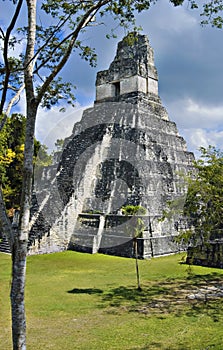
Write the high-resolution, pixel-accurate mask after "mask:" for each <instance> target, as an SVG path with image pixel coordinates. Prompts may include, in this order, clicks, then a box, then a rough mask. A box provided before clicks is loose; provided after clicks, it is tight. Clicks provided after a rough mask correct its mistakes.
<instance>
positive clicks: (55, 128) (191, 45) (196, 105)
mask: <svg viewBox="0 0 223 350" xmlns="http://www.w3.org/2000/svg"><path fill="white" fill-rule="evenodd" d="M200 20H201V18H200V16H199V13H198V11H196V10H190V9H189V8H188V7H187V5H186V4H185V5H184V6H180V7H177V8H174V7H173V6H172V4H170V3H169V2H168V1H167V0H158V3H157V4H155V5H154V6H153V7H152V8H151V9H150V10H149V11H147V12H145V13H143V14H141V15H139V16H138V17H137V24H138V25H141V26H142V27H143V32H142V33H144V34H146V35H148V37H149V41H150V44H151V46H152V47H153V49H154V53H155V65H156V67H157V70H158V74H159V95H160V97H161V99H162V102H163V104H164V106H165V107H166V109H167V111H168V113H169V117H170V119H171V120H173V121H175V122H176V123H177V126H178V129H179V132H180V134H181V135H182V136H184V138H185V139H186V141H187V144H188V149H189V150H190V151H194V152H196V150H197V149H198V148H199V147H200V146H208V145H209V144H211V145H215V146H217V147H219V148H222V149H223V98H222V94H223V45H222V44H223V29H222V30H219V29H215V28H211V27H201V25H200ZM112 26H114V23H112V20H111V19H108V20H107V23H106V24H101V25H99V26H97V27H93V28H91V30H90V31H87V32H86V33H85V36H84V40H85V43H86V44H89V45H91V46H93V47H95V48H96V52H97V53H98V64H97V68H91V67H90V66H88V63H86V62H85V61H82V60H81V59H80V58H79V57H77V56H74V57H73V58H72V59H71V60H70V62H69V64H68V65H67V66H66V67H65V69H64V70H63V75H64V77H65V78H67V79H68V80H70V81H72V82H73V83H75V85H76V86H77V90H76V97H77V110H72V109H71V108H68V109H67V111H66V112H65V113H60V112H59V108H53V109H52V110H51V111H43V110H41V111H40V112H39V115H38V122H37V129H36V134H37V138H39V139H40V140H41V141H45V142H46V143H48V145H49V147H52V142H54V141H53V135H54V136H55V138H58V137H64V136H66V135H68V134H69V133H70V132H71V130H72V125H73V122H74V121H75V120H77V119H78V118H80V116H81V111H82V109H83V108H82V107H86V106H89V105H92V104H93V101H94V98H95V77H96V73H97V71H98V70H103V69H107V68H108V66H109V64H110V63H111V61H112V60H113V58H114V56H115V52H116V46H117V43H118V41H120V40H121V39H122V37H123V36H124V35H125V32H124V31H123V29H120V28H118V29H117V31H116V34H117V39H110V40H108V39H106V37H105V35H106V33H108V32H109V30H110V28H111V27H112ZM60 107H61V106H60ZM21 109H22V107H21Z"/></svg>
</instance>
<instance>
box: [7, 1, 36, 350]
mask: <svg viewBox="0 0 223 350" xmlns="http://www.w3.org/2000/svg"><path fill="white" fill-rule="evenodd" d="M26 3H27V10H28V37H27V50H26V55H25V62H24V79H25V91H26V117H27V119H26V135H25V150H24V166H23V184H22V196H21V209H20V217H19V223H18V225H15V227H14V232H15V234H14V242H13V246H12V285H11V310H12V338H13V350H26V315H25V295H24V292H25V277H26V256H27V245H28V237H29V218H30V204H31V193H32V177H33V149H34V132H35V123H36V115H37V108H38V104H37V103H36V100H35V93H34V86H33V57H34V46H35V33H36V0H26Z"/></svg>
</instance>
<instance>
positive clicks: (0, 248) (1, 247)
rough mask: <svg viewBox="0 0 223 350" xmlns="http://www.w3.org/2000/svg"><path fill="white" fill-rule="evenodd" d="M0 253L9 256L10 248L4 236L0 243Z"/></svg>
mask: <svg viewBox="0 0 223 350" xmlns="http://www.w3.org/2000/svg"><path fill="white" fill-rule="evenodd" d="M0 252H2V253H8V254H11V250H10V246H9V244H8V241H7V239H6V237H5V236H3V237H2V239H1V241H0Z"/></svg>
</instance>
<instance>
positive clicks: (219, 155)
mask: <svg viewBox="0 0 223 350" xmlns="http://www.w3.org/2000/svg"><path fill="white" fill-rule="evenodd" d="M200 151H201V159H199V160H198V161H196V162H195V169H196V172H195V174H194V176H193V177H192V178H190V179H189V187H188V193H187V197H186V202H185V205H184V215H185V216H186V217H188V218H189V221H190V225H191V228H193V229H192V230H191V231H189V233H190V234H189V236H192V237H193V238H195V239H202V240H207V239H216V238H222V237H223V152H222V151H220V150H217V149H215V148H214V147H212V146H209V147H208V148H207V149H205V148H203V147H202V148H201V149H200Z"/></svg>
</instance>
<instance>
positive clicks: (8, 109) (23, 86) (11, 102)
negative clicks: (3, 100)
mask: <svg viewBox="0 0 223 350" xmlns="http://www.w3.org/2000/svg"><path fill="white" fill-rule="evenodd" d="M24 88H25V84H24V83H23V84H22V85H21V86H20V88H19V90H18V91H17V93H16V94H15V95H14V96H13V97H12V99H11V100H10V101H9V104H8V107H7V109H6V111H5V114H6V116H8V115H9V114H10V111H11V108H12V106H13V104H14V103H15V101H16V100H17V99H18V98H19V97H20V95H21V93H22V91H23V90H24ZM0 130H1V127H0Z"/></svg>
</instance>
